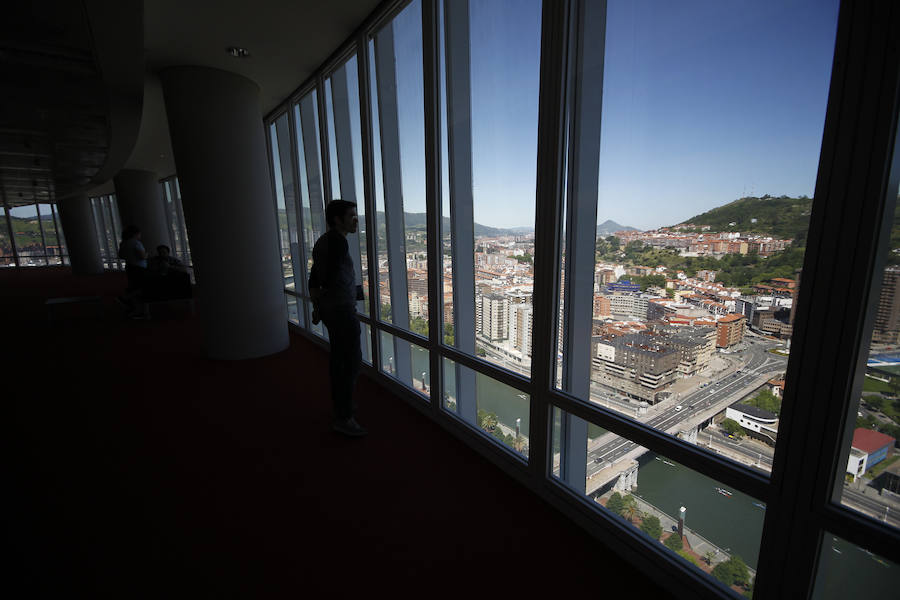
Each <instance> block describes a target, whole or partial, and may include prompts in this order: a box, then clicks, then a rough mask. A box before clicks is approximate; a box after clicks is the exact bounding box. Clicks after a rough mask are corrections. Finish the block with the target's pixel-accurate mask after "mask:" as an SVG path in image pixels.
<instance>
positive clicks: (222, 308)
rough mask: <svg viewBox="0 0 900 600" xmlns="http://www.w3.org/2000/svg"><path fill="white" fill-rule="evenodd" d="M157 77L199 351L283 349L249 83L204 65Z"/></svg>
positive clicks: (269, 201)
mask: <svg viewBox="0 0 900 600" xmlns="http://www.w3.org/2000/svg"><path fill="white" fill-rule="evenodd" d="M160 78H161V80H162V84H163V94H164V97H165V102H166V112H167V113H168V117H169V131H170V134H171V137H172V150H173V153H174V156H175V166H176V168H177V171H178V180H179V183H180V185H181V198H182V205H183V207H184V219H185V223H186V225H187V229H188V231H189V232H190V236H191V256H192V260H193V264H194V274H195V276H196V279H197V285H198V286H199V289H200V294H199V296H200V307H201V310H200V317H201V319H202V322H203V332H204V338H205V346H206V351H207V354H208V355H209V356H210V357H212V358H222V359H244V358H254V357H257V356H265V355H267V354H272V353H274V352H279V351H281V350H284V349H286V348H287V347H288V344H289V340H288V328H287V307H286V305H285V299H284V281H283V278H282V273H281V256H280V252H279V249H278V224H277V223H276V221H275V206H274V202H273V193H272V189H271V182H270V180H269V166H268V160H267V158H266V140H265V134H264V130H263V121H262V115H261V110H260V105H259V87H258V86H257V85H256V84H255V83H253V82H252V81H250V80H249V79H246V78H245V77H242V76H240V75H236V74H234V73H229V72H227V71H221V70H218V69H211V68H206V67H173V68H169V69H165V70H163V71H162V72H161V73H160Z"/></svg>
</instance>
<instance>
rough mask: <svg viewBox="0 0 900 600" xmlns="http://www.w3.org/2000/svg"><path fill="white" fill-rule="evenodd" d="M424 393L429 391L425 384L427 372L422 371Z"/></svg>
mask: <svg viewBox="0 0 900 600" xmlns="http://www.w3.org/2000/svg"><path fill="white" fill-rule="evenodd" d="M422 391H424V392H427V391H428V386H427V385H426V383H425V371H422Z"/></svg>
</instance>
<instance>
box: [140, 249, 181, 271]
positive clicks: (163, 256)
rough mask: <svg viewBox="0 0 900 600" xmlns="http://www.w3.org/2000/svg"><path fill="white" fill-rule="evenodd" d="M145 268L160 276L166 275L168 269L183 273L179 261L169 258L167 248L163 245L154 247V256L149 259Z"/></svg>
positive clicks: (172, 257)
mask: <svg viewBox="0 0 900 600" xmlns="http://www.w3.org/2000/svg"><path fill="white" fill-rule="evenodd" d="M147 268H149V269H150V270H151V271H153V272H155V273H159V274H160V275H166V274H167V273H168V272H169V269H172V270H175V271H180V272H182V273H183V272H185V268H184V265H183V264H181V261H180V260H178V259H177V258H175V257H174V256H171V254H170V250H169V247H168V246H166V245H165V244H160V245H159V246H157V247H156V256H154V257H152V258H151V259H150V263H149V265H148V267H147Z"/></svg>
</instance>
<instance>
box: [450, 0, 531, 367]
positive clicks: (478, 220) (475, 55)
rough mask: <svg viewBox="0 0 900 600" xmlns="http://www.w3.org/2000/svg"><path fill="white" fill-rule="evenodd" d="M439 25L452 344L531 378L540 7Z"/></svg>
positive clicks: (480, 11) (481, 13)
mask: <svg viewBox="0 0 900 600" xmlns="http://www.w3.org/2000/svg"><path fill="white" fill-rule="evenodd" d="M439 25H440V42H441V48H440V52H439V54H440V58H439V60H440V64H439V68H440V71H441V77H440V81H441V90H440V100H441V110H442V112H443V113H444V115H443V118H442V119H441V143H442V146H441V148H442V164H443V169H442V171H443V174H444V179H443V181H442V186H443V201H442V211H443V219H442V232H441V236H442V245H443V247H444V280H443V283H444V293H443V298H442V302H443V307H444V310H443V313H444V314H443V315H442V316H443V317H444V334H445V340H446V341H448V342H450V343H452V344H453V345H454V346H456V347H457V348H458V349H460V350H462V351H465V352H468V353H470V354H473V355H478V356H481V357H483V358H485V359H486V360H488V361H491V362H493V363H495V364H498V365H500V366H503V367H506V368H508V369H512V370H514V371H517V372H519V373H522V374H526V375H528V374H530V373H531V330H532V315H533V312H532V302H531V297H532V291H533V282H534V261H533V258H532V257H533V256H534V252H535V248H534V215H535V178H536V161H537V122H538V88H539V83H540V82H539V79H540V46H541V2H539V1H538V0H527V1H524V2H522V1H516V2H512V1H504V2H477V3H475V2H473V3H455V2H441V3H440V10H439ZM448 326H449V327H448Z"/></svg>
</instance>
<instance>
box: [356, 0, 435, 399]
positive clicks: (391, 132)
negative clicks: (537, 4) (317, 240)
mask: <svg viewBox="0 0 900 600" xmlns="http://www.w3.org/2000/svg"><path fill="white" fill-rule="evenodd" d="M368 52H369V62H370V66H371V75H372V77H371V81H370V85H371V99H372V107H371V108H372V110H371V112H372V128H373V139H374V143H373V154H374V163H375V204H376V209H377V212H376V214H375V224H376V232H375V235H376V240H377V252H378V253H377V260H378V290H379V297H378V299H379V302H378V305H379V307H380V315H379V316H380V318H381V319H382V320H383V321H386V322H389V323H392V324H393V325H395V326H397V327H400V328H403V329H407V330H409V331H412V332H414V333H417V334H420V335H423V336H426V335H428V321H429V319H428V269H427V264H426V259H427V253H426V244H427V242H428V240H427V235H426V221H425V129H424V128H425V114H424V109H423V103H424V99H423V94H424V88H423V81H422V6H421V2H420V1H419V0H415V1H414V2H411V3H410V4H409V5H408V6H407V7H406V8H404V9H403V11H401V12H400V13H399V14H398V15H397V16H396V17H395V18H394V19H393V20H392V21H391V22H390V23H389V24H387V25H385V26H384V27H383V28H382V29H380V30H379V31H378V32H377V33H375V35H374V37H373V38H372V39H371V40H370V41H369V47H368ZM396 343H397V344H398V347H397V355H398V357H403V356H405V355H408V354H409V350H408V349H405V348H403V347H402V346H403V345H404V344H405V343H406V342H404V341H402V340H400V339H397V340H396ZM402 360H403V359H402V358H401V361H402ZM401 368H402V370H403V371H404V372H405V371H406V370H407V369H406V368H405V366H401ZM407 383H409V382H407Z"/></svg>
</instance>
